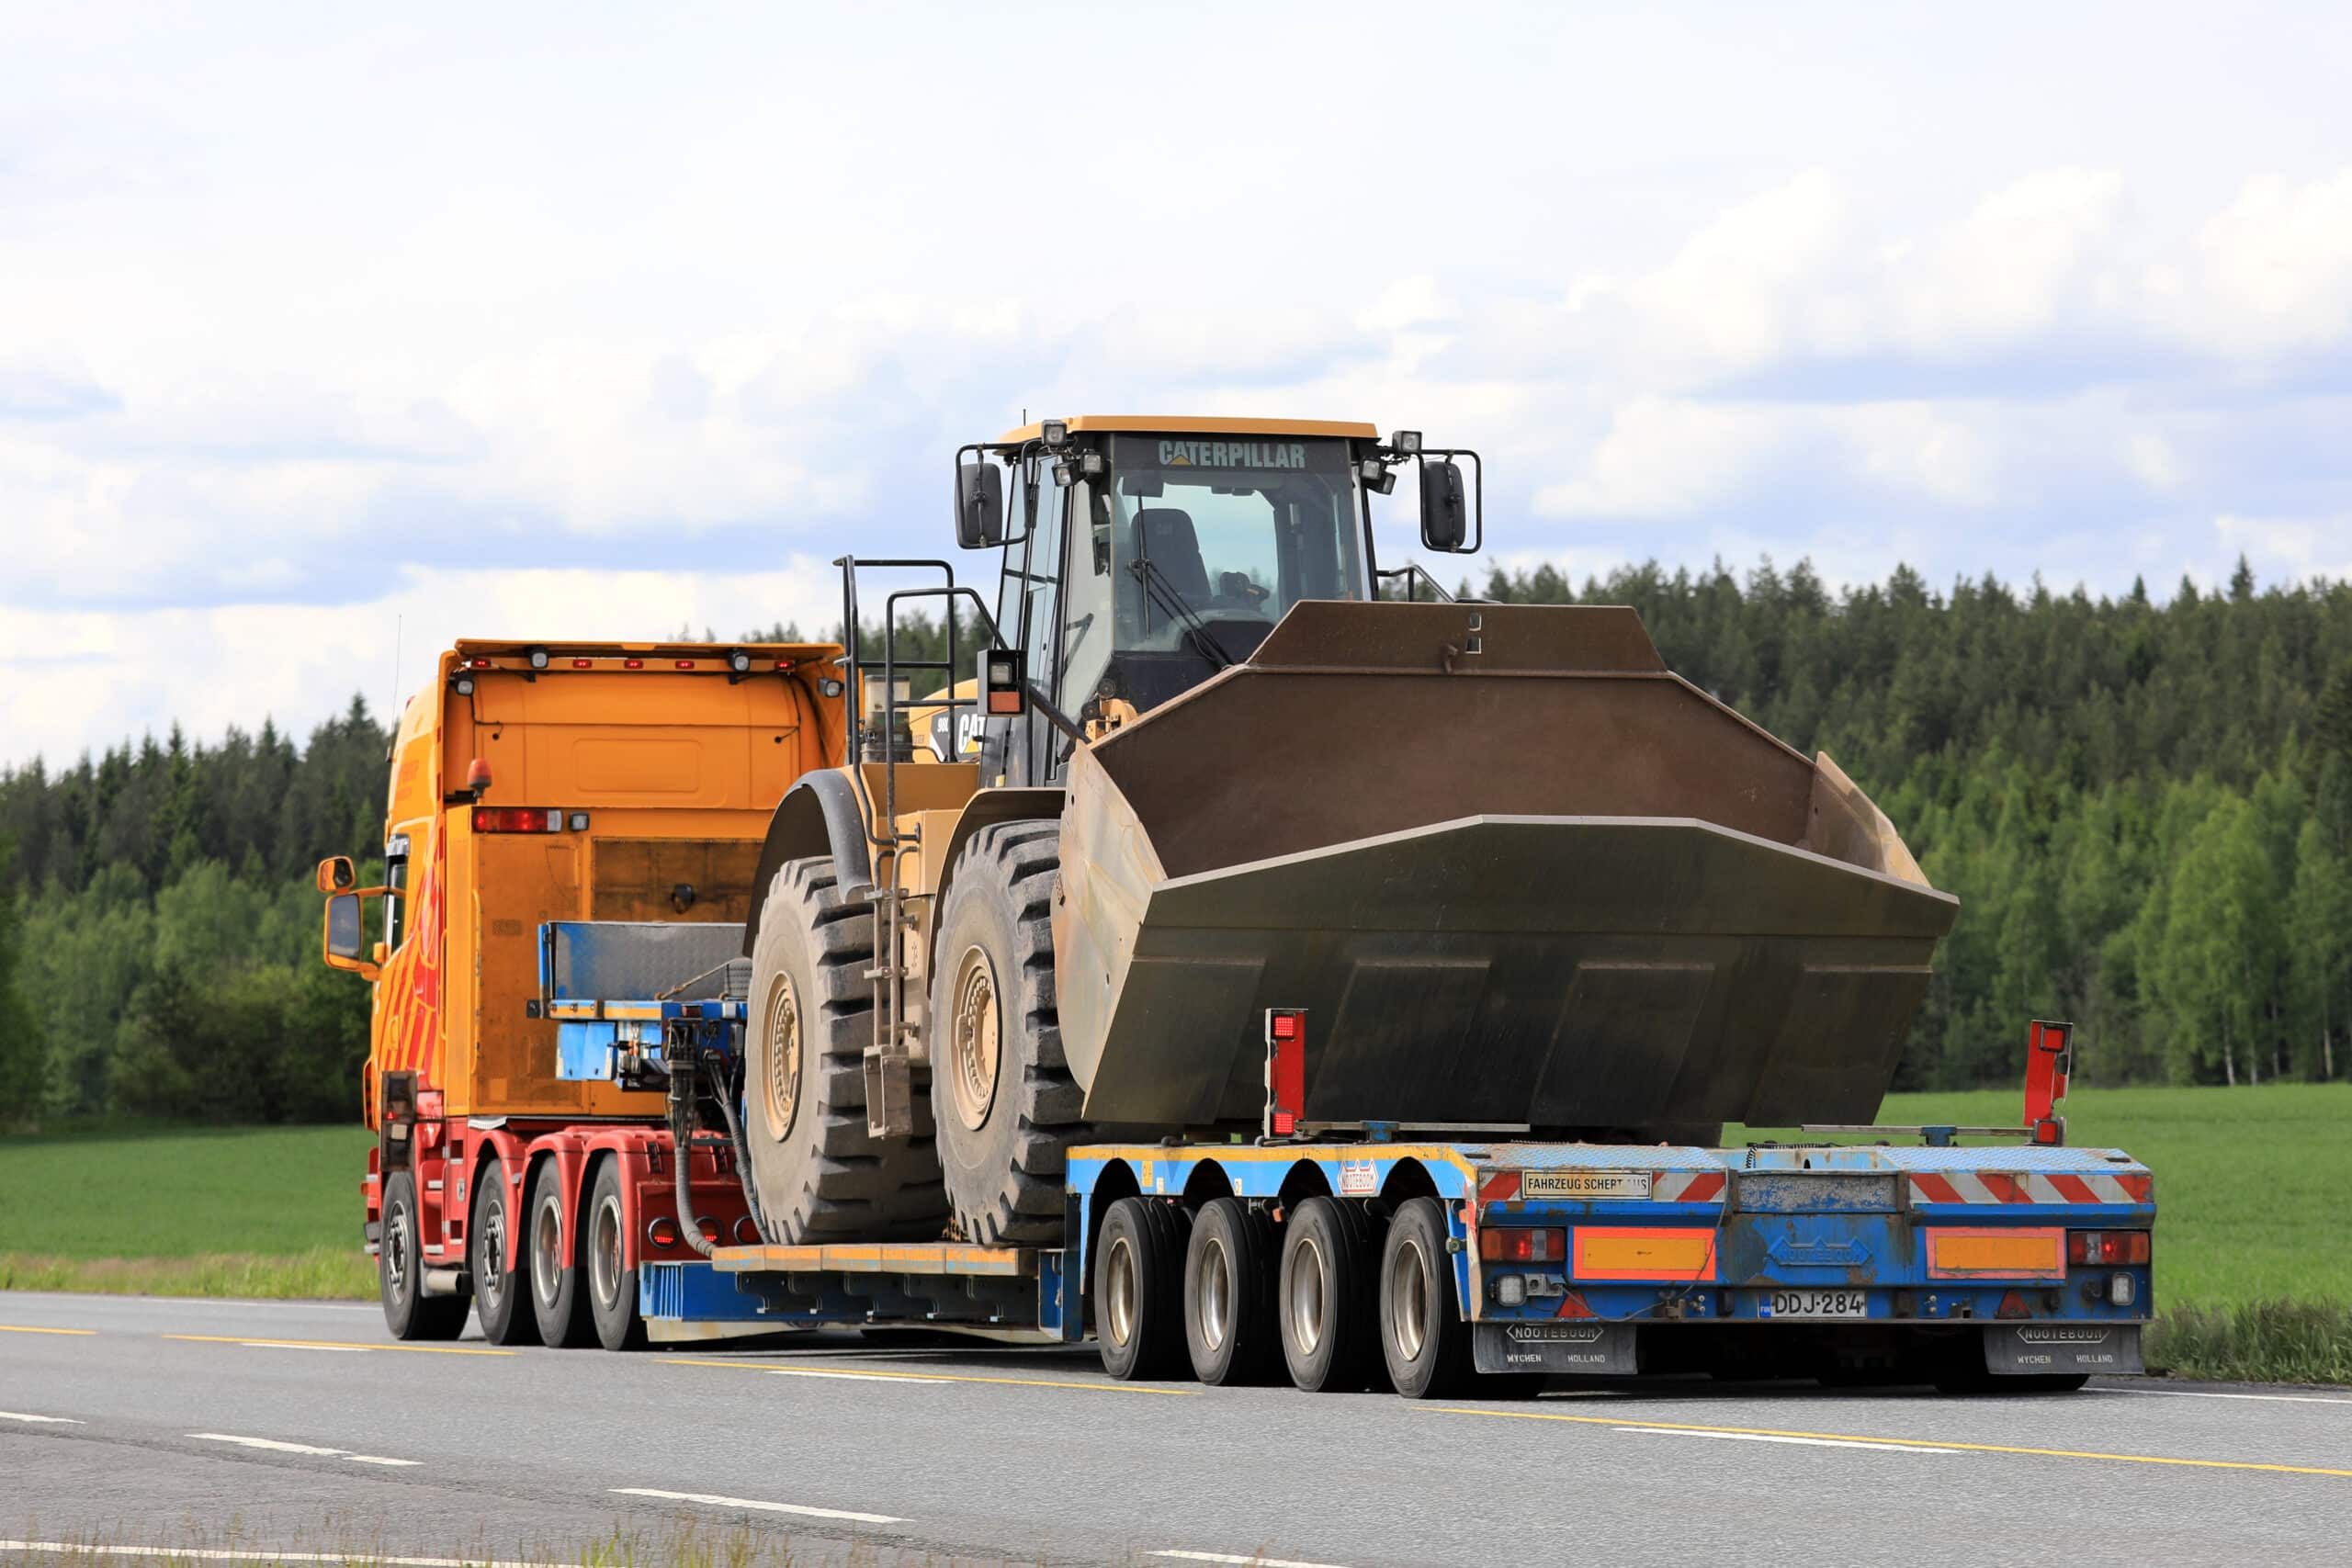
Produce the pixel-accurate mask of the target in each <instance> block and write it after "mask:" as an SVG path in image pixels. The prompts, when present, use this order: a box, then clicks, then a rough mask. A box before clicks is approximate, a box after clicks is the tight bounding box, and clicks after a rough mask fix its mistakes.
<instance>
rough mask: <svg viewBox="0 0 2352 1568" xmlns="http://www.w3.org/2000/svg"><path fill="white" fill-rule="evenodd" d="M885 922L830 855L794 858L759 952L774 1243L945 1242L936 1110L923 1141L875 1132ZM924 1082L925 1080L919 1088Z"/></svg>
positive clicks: (761, 1081) (753, 1059)
mask: <svg viewBox="0 0 2352 1568" xmlns="http://www.w3.org/2000/svg"><path fill="white" fill-rule="evenodd" d="M873 965H874V915H873V911H872V910H871V909H870V908H868V907H866V906H865V905H862V904H852V903H850V902H849V901H848V900H847V899H845V898H843V897H842V894H841V889H840V888H839V887H837V886H835V885H834V876H833V863H832V860H831V857H829V856H823V855H818V856H812V857H811V858H809V859H808V860H797V861H788V862H786V863H785V864H784V865H783V866H781V867H780V868H778V870H777V871H776V874H775V881H773V882H771V883H770V884H769V885H768V888H767V895H766V897H764V898H763V900H762V901H761V904H760V934H759V938H758V940H757V941H756V942H753V944H752V1016H751V1020H750V1024H749V1027H748V1029H747V1031H746V1036H747V1039H746V1051H745V1055H746V1062H745V1068H744V1077H743V1083H744V1093H743V1100H744V1122H745V1125H744V1129H743V1134H744V1137H743V1141H744V1143H745V1144H746V1145H748V1146H749V1148H750V1150H751V1156H752V1187H753V1189H754V1190H755V1191H756V1192H757V1194H758V1197H759V1201H760V1202H759V1207H760V1213H762V1214H763V1216H764V1217H765V1219H766V1222H767V1227H768V1232H769V1235H768V1239H769V1240H770V1241H776V1242H786V1243H797V1242H820V1241H922V1240H928V1239H930V1238H932V1237H933V1236H936V1235H939V1233H940V1229H941V1222H942V1221H943V1219H944V1217H945V1214H946V1201H945V1200H944V1198H943V1197H942V1196H941V1194H940V1190H939V1159H938V1154H937V1151H936V1149H935V1148H934V1147H933V1143H932V1133H931V1118H930V1110H931V1108H930V1106H929V1104H928V1103H926V1101H925V1100H924V1098H923V1097H922V1096H920V1095H919V1096H918V1097H917V1099H916V1101H915V1108H914V1110H915V1127H914V1134H913V1135H912V1136H911V1137H910V1138H905V1139H898V1140H886V1139H881V1138H876V1137H874V1136H873V1135H872V1134H869V1133H867V1132H866V1130H865V1047H866V1045H867V1044H868V1043H871V1041H872V1039H873V1035H874V990H873V982H872V981H870V980H868V979H867V978H866V977H865V972H866V971H867V970H868V969H870V968H872V967H873ZM918 1085H919V1086H920V1080H918Z"/></svg>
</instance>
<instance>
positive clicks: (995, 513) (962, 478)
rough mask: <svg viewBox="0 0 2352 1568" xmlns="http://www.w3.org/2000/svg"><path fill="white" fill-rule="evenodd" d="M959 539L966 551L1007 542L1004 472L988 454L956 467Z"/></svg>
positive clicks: (957, 540)
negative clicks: (1005, 540)
mask: <svg viewBox="0 0 2352 1568" xmlns="http://www.w3.org/2000/svg"><path fill="white" fill-rule="evenodd" d="M956 543H957V544H959V545H961V546H963V547H965V548H966V549H967V550H984V549H987V548H989V547H990V546H992V545H1001V544H1002V543H1004V472H1003V470H1002V469H1001V468H998V467H997V466H996V465H995V464H994V463H991V462H989V460H988V459H987V458H985V457H983V458H981V459H980V460H979V461H978V462H977V463H962V464H958V465H957V466H956Z"/></svg>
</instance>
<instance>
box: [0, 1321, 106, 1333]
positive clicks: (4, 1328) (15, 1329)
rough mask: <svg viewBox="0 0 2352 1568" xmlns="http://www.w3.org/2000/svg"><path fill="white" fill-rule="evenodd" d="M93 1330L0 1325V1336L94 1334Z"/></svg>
mask: <svg viewBox="0 0 2352 1568" xmlns="http://www.w3.org/2000/svg"><path fill="white" fill-rule="evenodd" d="M96 1332H97V1330H96V1329H95V1328H35V1327H34V1326H33V1325H30V1324H28V1323H0V1334H96Z"/></svg>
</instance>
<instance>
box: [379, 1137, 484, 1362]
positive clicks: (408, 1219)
mask: <svg viewBox="0 0 2352 1568" xmlns="http://www.w3.org/2000/svg"><path fill="white" fill-rule="evenodd" d="M382 1215H383V1224H382V1227H381V1228H380V1229H379V1231H378V1232H377V1233H376V1234H377V1242H376V1291H377V1293H378V1294H379V1295H380V1296H381V1297H382V1298H383V1301H384V1323H385V1325H386V1326H387V1327H389V1328H390V1329H391V1331H392V1337H393V1338H395V1339H455V1338H456V1337H458V1335H460V1334H462V1333H464V1332H465V1329H466V1312H467V1309H468V1308H469V1307H470V1306H471V1305H472V1304H473V1303H471V1302H469V1301H468V1300H467V1299H466V1298H465V1297H464V1296H428V1295H426V1294H425V1293H424V1225H423V1224H420V1223H419V1222H418V1218H417V1207H416V1178H415V1177H413V1176H412V1175H410V1174H409V1173H408V1172H407V1171H405V1170H396V1171H394V1172H392V1174H391V1175H390V1176H388V1177H386V1178H384V1205H383V1210H382Z"/></svg>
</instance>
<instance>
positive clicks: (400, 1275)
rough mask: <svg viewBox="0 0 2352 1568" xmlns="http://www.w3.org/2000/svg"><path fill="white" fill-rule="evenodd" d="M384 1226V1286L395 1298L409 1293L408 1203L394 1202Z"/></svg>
mask: <svg viewBox="0 0 2352 1568" xmlns="http://www.w3.org/2000/svg"><path fill="white" fill-rule="evenodd" d="M390 1222H391V1223H390V1224H387V1225H386V1226H385V1227H384V1288H385V1289H386V1290H387V1291H389V1292H391V1295H392V1297H393V1299H394V1300H398V1299H399V1298H401V1297H402V1296H405V1295H407V1294H408V1205H407V1204H406V1203H394V1204H393V1205H392V1213H391V1215H390Z"/></svg>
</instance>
